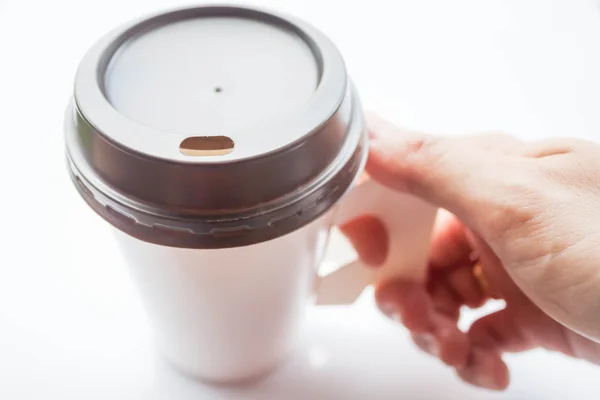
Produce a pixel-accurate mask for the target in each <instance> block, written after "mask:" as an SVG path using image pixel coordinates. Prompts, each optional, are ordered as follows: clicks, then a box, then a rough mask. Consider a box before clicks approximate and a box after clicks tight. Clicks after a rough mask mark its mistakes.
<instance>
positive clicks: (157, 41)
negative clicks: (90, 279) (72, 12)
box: [66, 6, 366, 248]
mask: <svg viewBox="0 0 600 400" xmlns="http://www.w3.org/2000/svg"><path fill="white" fill-rule="evenodd" d="M66 140H67V154H68V157H69V161H70V162H69V165H70V166H71V171H72V175H73V177H74V179H75V182H76V184H77V186H78V188H79V189H80V193H81V194H82V195H83V196H84V198H85V199H86V200H87V201H88V204H90V206H92V207H93V208H94V209H95V210H96V211H97V212H98V213H99V214H100V215H101V216H103V217H104V218H105V219H107V220H108V221H109V222H111V223H112V224H113V225H115V226H116V227H118V228H119V229H122V230H124V231H125V232H127V233H129V234H131V235H133V236H136V237H138V238H140V239H143V240H146V241H149V242H153V243H157V244H164V245H169V246H179V247H192V248H219V247H231V246H240V245H246V244H252V243H257V242H260V241H264V240H269V239H272V238H274V237H277V236H281V235H283V234H285V233H288V232H290V231H293V230H295V229H298V228H299V227H301V226H303V225H305V224H306V223H308V222H310V221H312V220H313V219H315V218H317V217H318V216H319V215H321V214H322V213H323V212H325V211H327V210H328V209H329V208H330V207H331V206H332V205H333V204H334V203H335V202H336V201H337V200H338V199H339V198H340V197H341V195H342V194H343V193H344V192H345V191H346V190H347V189H348V188H349V187H350V186H351V184H352V182H353V181H354V179H355V177H356V175H357V172H358V171H359V170H360V169H361V167H362V163H363V162H364V158H365V154H366V149H365V132H364V123H363V120H362V114H361V110H360V104H359V102H358V98H357V96H356V95H355V94H354V93H353V90H352V86H351V84H350V83H349V80H348V78H347V75H346V71H345V68H344V64H343V60H342V58H341V56H340V55H339V53H338V51H337V50H336V48H335V47H334V45H333V44H332V43H331V42H330V41H329V40H328V39H327V38H326V37H325V36H323V35H322V34H321V33H320V32H319V31H317V30H315V29H314V28H312V27H310V26H308V25H306V24H304V23H301V22H298V21H296V20H293V19H290V18H288V17H283V16H279V15H275V14H272V13H268V12H265V11H262V10H257V9H250V8H241V7H224V6H219V7H216V6H211V7H195V8H185V9H178V10H175V11H170V12H166V13H161V14H159V15H155V16H151V17H149V18H145V19H142V20H139V21H135V22H132V23H130V24H127V25H126V26H124V27H121V28H119V29H117V30H116V31H113V32H112V33H110V34H109V35H107V36H106V37H105V38H103V39H102V40H101V41H100V42H99V43H98V44H96V45H95V46H94V47H93V48H92V49H91V50H90V51H89V53H88V54H87V55H86V57H85V58H84V60H83V61H82V63H81V65H80V67H79V70H78V73H77V77H76V81H75V96H74V101H73V102H72V106H71V107H70V109H69V111H68V114H67V121H66Z"/></svg>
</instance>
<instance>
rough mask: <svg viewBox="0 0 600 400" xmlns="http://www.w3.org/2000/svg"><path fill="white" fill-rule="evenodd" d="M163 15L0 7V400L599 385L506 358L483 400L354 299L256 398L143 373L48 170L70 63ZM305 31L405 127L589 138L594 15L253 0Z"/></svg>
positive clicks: (114, 285)
mask: <svg viewBox="0 0 600 400" xmlns="http://www.w3.org/2000/svg"><path fill="white" fill-rule="evenodd" d="M160 3H162V4H163V5H164V4H166V3H171V4H172V2H167V1H162V2H160V1H144V2H142V1H139V2H133V1H125V0H119V1H117V0H105V1H102V2H100V1H98V2H91V1H86V2H83V1H79V2H76V1H73V2H68V1H66V0H55V1H41V0H40V1H38V2H36V3H32V2H27V1H20V0H0V60H1V62H0V72H1V73H0V110H1V111H0V132H2V139H3V142H2V144H3V146H2V158H1V159H0V160H1V161H0V165H1V168H0V182H2V184H3V190H2V192H3V194H4V196H3V198H2V200H0V201H1V202H2V203H1V205H2V209H3V211H4V212H3V217H2V222H3V228H4V229H3V230H2V243H3V256H4V258H3V260H2V263H1V264H0V272H1V275H0V398H2V399H16V400H22V399H39V398H46V399H82V398H85V399H129V400H131V399H177V400H186V399H195V400H197V399H237V398H248V399H351V400H354V399H368V398H377V399H383V400H386V399H420V398H422V399H432V398H449V399H456V398H462V399H496V398H498V399H528V400H537V399H565V398H574V399H584V400H585V399H595V398H597V397H598V393H599V392H600V380H599V379H598V377H599V376H600V370H599V369H597V368H595V367H592V366H589V365H587V364H585V363H582V362H578V361H573V360H568V359H565V358H563V357H560V356H556V355H551V354H548V353H546V352H542V351H539V352H531V353H528V354H525V355H520V356H513V357H509V358H508V359H509V363H510V366H511V368H512V373H513V374H512V375H513V384H512V387H511V389H510V391H509V392H507V393H505V394H500V395H496V394H489V393H487V392H483V391H478V390H474V389H471V388H469V387H467V386H464V385H463V384H461V383H460V382H459V381H458V379H456V378H455V377H454V376H453V374H452V372H451V371H449V370H447V369H446V368H445V367H443V366H441V365H439V363H437V362H435V361H434V360H430V359H429V358H427V357H425V356H424V355H421V354H419V353H418V352H417V351H415V350H414V348H413V346H412V345H411V344H410V342H409V341H408V340H407V338H406V334H405V332H404V331H403V330H402V329H401V328H397V327H396V326H395V325H394V324H393V323H391V322H388V321H386V320H384V319H383V317H380V316H379V315H378V314H377V313H376V312H375V311H374V310H373V307H372V302H371V298H370V296H369V295H368V294H367V295H366V296H365V297H364V298H362V299H361V301H360V302H359V303H358V304H357V305H356V306H354V307H352V308H342V309H329V308H327V309H320V310H317V311H311V312H310V313H309V318H308V321H307V323H306V326H305V329H304V330H303V337H304V347H305V350H304V351H301V352H298V353H296V354H295V356H294V357H293V358H292V359H291V360H290V362H289V363H288V364H287V365H286V366H285V367H284V368H282V369H280V370H279V371H277V372H276V373H275V374H274V375H273V376H271V377H270V378H269V379H268V380H266V381H264V382H263V383H261V384H259V385H257V386H255V387H253V388H247V389H245V390H243V389H230V388H228V389H226V388H210V387H207V386H203V385H201V384H199V383H196V382H193V381H191V380H188V379H185V378H183V377H181V376H180V375H178V374H176V373H173V372H172V371H171V370H170V369H169V368H167V367H165V366H164V363H162V362H160V361H158V360H156V358H155V356H154V354H155V353H154V351H153V350H152V347H151V344H150V342H149V329H148V327H147V323H146V320H145V318H144V317H143V313H142V309H141V305H140V303H139V301H138V300H137V298H136V297H135V294H134V291H133V288H132V286H131V283H130V281H129V279H128V277H127V274H126V271H125V268H124V265H123V262H122V261H121V259H120V258H119V256H118V255H117V253H116V247H115V245H114V243H113V242H112V238H111V237H110V235H109V231H108V229H107V227H106V226H105V224H104V223H102V222H101V221H100V220H99V218H97V217H96V216H95V215H93V213H92V212H90V211H89V210H88V209H87V207H86V206H85V205H84V204H83V202H82V201H81V200H79V198H78V196H77V195H76V193H75V191H74V190H73V189H72V188H71V185H70V183H69V181H68V178H67V174H66V171H65V167H64V160H63V156H62V154H63V150H62V149H63V145H62V126H61V125H62V118H63V110H64V107H65V105H66V102H67V99H68V97H69V95H70V93H71V90H72V86H71V83H72V79H73V76H74V73H75V68H76V66H77V63H78V61H79V59H80V57H81V56H82V55H83V53H84V52H85V50H86V49H87V48H88V46H89V45H90V44H91V43H92V42H93V41H94V40H95V39H96V38H97V37H98V36H99V35H101V34H102V33H104V32H105V31H106V30H107V29H110V28H111V27H113V26H114V25H115V24H117V23H119V22H121V21H123V20H124V19H126V18H129V17H134V16H137V15H138V14H139V13H140V11H143V10H154V9H156V7H158V6H159V5H160ZM259 3H260V4H265V5H267V4H269V3H271V4H272V5H275V6H276V7H278V8H280V9H283V10H287V11H289V12H293V13H295V14H297V15H299V16H300V17H303V18H305V19H307V20H309V21H311V22H312V23H314V24H315V25H317V26H319V27H320V28H322V29H323V30H324V31H325V32H326V33H327V34H328V35H330V36H331V37H332V38H333V39H334V41H335V42H336V43H337V44H338V45H339V47H340V49H341V50H342V52H343V54H344V56H345V58H346V60H347V63H348V66H349V68H350V71H351V73H352V76H353V77H354V80H355V82H356V84H357V86H358V87H359V88H360V91H361V94H362V97H363V99H364V102H365V104H366V105H367V106H368V107H370V108H373V109H377V110H379V111H381V113H382V114H384V115H385V116H387V117H390V118H392V119H393V120H395V121H397V122H400V123H403V124H404V125H407V126H409V127H414V128H420V129H426V130H432V131H435V132H443V133H455V132H462V131H475V130H504V131H508V132H512V133H515V134H519V135H527V136H528V137H534V138H536V137H537V138H539V137H545V136H559V135H571V136H581V137H587V138H595V136H596V135H597V134H598V132H600V111H599V109H600V100H599V99H600V97H599V93H600V74H599V73H598V71H600V8H599V5H598V2H597V1H595V0H589V1H588V0H563V1H558V0H557V1H548V0H538V1H534V0H510V1H509V0H504V1H500V0H496V1H492V0H489V1H480V0H470V1H466V0H460V1H459V0H455V1H444V0H440V1H432V0H422V1H418V2H417V1H408V0H403V1H384V0H379V1H378V0H371V1H368V2H362V1H361V2H358V1H356V2H341V1H340V2H337V1H324V0H320V1H319V0H313V1H307V0H297V1H285V2H284V1H274V0H273V1H262V2H259Z"/></svg>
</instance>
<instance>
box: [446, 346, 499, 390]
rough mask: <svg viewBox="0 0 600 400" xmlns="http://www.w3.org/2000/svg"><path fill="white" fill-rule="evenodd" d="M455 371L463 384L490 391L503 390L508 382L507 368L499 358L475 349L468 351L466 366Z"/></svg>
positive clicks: (488, 352) (496, 355)
mask: <svg viewBox="0 0 600 400" xmlns="http://www.w3.org/2000/svg"><path fill="white" fill-rule="evenodd" d="M456 371H457V373H458V376H460V377H461V379H462V380H464V381H465V382H467V383H470V384H472V385H475V386H479V387H482V388H485V389H490V390H504V389H506V388H507V387H508V384H509V381H510V376H509V372H508V367H507V366H506V364H505V363H504V361H502V359H501V358H500V356H499V355H498V354H495V353H493V352H490V351H485V350H483V349H479V348H476V347H475V348H472V349H471V350H470V353H469V361H468V365H467V366H466V367H464V368H457V370H456Z"/></svg>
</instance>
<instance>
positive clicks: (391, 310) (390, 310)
mask: <svg viewBox="0 0 600 400" xmlns="http://www.w3.org/2000/svg"><path fill="white" fill-rule="evenodd" d="M379 310H380V311H381V312H382V313H383V315H385V316H386V317H388V318H391V319H393V320H396V317H397V318H399V317H400V316H399V315H398V313H397V311H396V306H395V305H394V304H393V303H381V304H379Z"/></svg>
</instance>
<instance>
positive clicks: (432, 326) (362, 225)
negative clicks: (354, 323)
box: [343, 118, 600, 390]
mask: <svg viewBox="0 0 600 400" xmlns="http://www.w3.org/2000/svg"><path fill="white" fill-rule="evenodd" d="M370 130H371V135H372V140H371V143H372V145H371V146H372V150H371V153H370V157H369V162H368V166H367V170H368V172H369V174H370V175H371V177H372V178H373V179H376V180H378V181H379V182H380V183H382V184H384V185H387V186H389V187H391V188H394V189H396V190H399V191H403V192H408V193H412V194H414V195H416V196H419V197H421V198H423V199H425V200H427V201H429V202H430V203H432V204H434V205H436V206H439V207H441V208H442V209H445V210H448V211H449V213H447V214H442V215H441V217H442V218H439V219H438V222H437V224H436V229H435V232H434V237H433V242H432V250H431V254H430V260H429V274H428V280H427V282H426V284H425V285H423V284H418V283H414V282H405V281H398V282H381V283H380V284H379V285H377V287H376V300H377V303H378V305H379V307H380V308H381V310H382V311H383V312H384V313H386V314H387V315H389V316H391V317H394V318H396V319H398V320H400V321H401V322H402V323H403V324H404V325H405V326H406V327H407V328H408V329H409V330H410V331H411V333H412V337H413V340H414V341H415V343H416V344H417V346H419V347H420V348H421V349H422V350H424V351H426V352H428V353H430V354H432V355H435V356H437V357H439V358H440V359H441V360H442V361H443V362H445V363H446V364H448V365H450V366H452V367H454V368H455V369H456V371H457V372H458V374H459V375H460V377H461V378H462V379H464V380H465V381H467V382H469V383H472V384H475V385H477V386H481V387H485V388H488V389H496V390H501V389H504V388H506V387H507V385H508V383H509V374H508V369H507V366H506V365H505V363H504V362H503V361H502V354H503V353H505V352H520V351H525V350H528V349H532V348H536V347H542V348H545V349H549V350H552V351H558V352H561V353H564V354H567V355H569V356H573V357H578V358H583V359H586V360H589V361H592V362H595V363H600V345H599V344H597V343H596V341H597V340H599V339H600V317H599V316H598V315H599V314H598V309H599V306H600V261H599V260H600V146H598V145H596V144H593V143H588V142H585V141H579V140H570V139H561V140H548V141H543V142H536V143H527V142H522V141H519V140H517V139H515V138H512V137H508V136H503V135H478V136H469V137H460V138H435V137H431V136H428V135H423V134H419V133H412V132H405V131H402V130H400V129H398V128H397V127H394V126H392V125H391V124H389V123H387V122H385V121H383V120H381V119H377V118H375V119H374V120H373V121H372V122H371V123H370ZM343 230H344V232H345V233H346V235H347V236H348V237H349V239H350V240H351V242H352V243H353V244H354V245H355V247H356V249H357V251H358V253H359V255H360V256H361V258H362V259H363V260H364V261H365V262H366V263H368V264H371V265H377V264H381V263H382V262H383V261H384V260H385V253H386V251H387V242H386V240H387V238H386V235H385V230H384V229H383V228H382V225H381V223H380V222H378V221H376V220H374V219H373V218H370V217H363V218H361V219H358V220H355V221H353V222H350V223H349V224H347V225H346V226H344V227H343ZM492 298H496V299H502V300H504V301H505V302H506V307H505V309H503V310H501V311H499V312H496V313H493V314H491V315H488V316H485V317H483V318H481V319H479V320H477V321H476V322H475V323H474V324H473V325H472V326H471V327H470V328H469V330H468V331H467V332H461V331H460V330H459V328H458V326H457V323H458V319H459V316H460V310H461V307H463V306H467V307H471V308H477V307H479V306H481V305H482V304H484V303H485V302H486V301H487V300H489V299H492Z"/></svg>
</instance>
